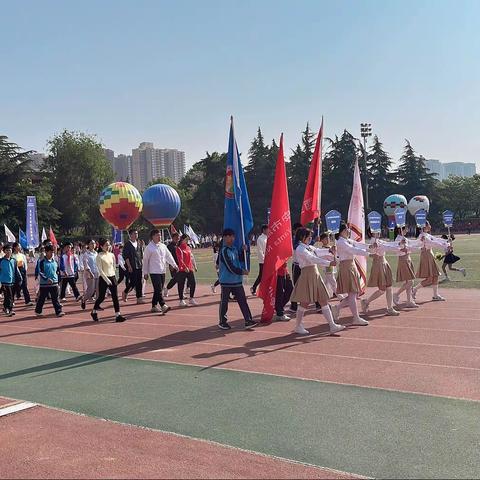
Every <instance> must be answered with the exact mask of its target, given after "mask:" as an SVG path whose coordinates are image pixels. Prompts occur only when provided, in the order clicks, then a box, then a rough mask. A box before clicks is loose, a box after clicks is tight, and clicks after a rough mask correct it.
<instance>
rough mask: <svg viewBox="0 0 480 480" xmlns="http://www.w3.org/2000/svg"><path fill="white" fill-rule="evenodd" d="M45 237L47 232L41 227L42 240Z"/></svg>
mask: <svg viewBox="0 0 480 480" xmlns="http://www.w3.org/2000/svg"><path fill="white" fill-rule="evenodd" d="M46 239H47V232H46V231H45V227H43V228H42V242H44V241H45V240H46Z"/></svg>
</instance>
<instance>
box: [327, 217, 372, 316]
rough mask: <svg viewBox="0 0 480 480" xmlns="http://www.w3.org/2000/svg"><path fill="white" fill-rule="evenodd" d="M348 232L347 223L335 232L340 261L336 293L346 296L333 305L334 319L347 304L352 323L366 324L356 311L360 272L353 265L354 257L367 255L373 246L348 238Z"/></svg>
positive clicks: (359, 289) (359, 288) (359, 290)
mask: <svg viewBox="0 0 480 480" xmlns="http://www.w3.org/2000/svg"><path fill="white" fill-rule="evenodd" d="M349 233H350V231H349V229H348V228H347V225H346V224H345V223H342V224H341V225H340V228H339V232H338V233H336V234H335V238H336V239H337V259H338V260H339V261H340V265H339V268H338V277H337V294H339V293H343V294H346V295H347V297H346V298H344V299H343V300H342V301H341V302H340V303H339V304H338V305H336V306H335V307H333V308H332V310H333V314H334V317H335V320H336V319H337V318H338V316H339V314H340V310H341V309H342V308H343V307H346V306H347V305H348V306H349V307H350V311H351V312H352V315H353V323H352V325H368V322H367V321H366V320H364V319H363V318H361V317H360V314H359V313H358V307H357V297H358V294H359V293H360V292H361V290H362V288H361V285H360V274H359V273H358V270H357V266H356V265H355V257H356V256H363V257H368V255H369V253H370V251H373V249H374V246H373V245H366V244H365V243H361V242H356V241H354V240H351V239H349V238H348V236H349Z"/></svg>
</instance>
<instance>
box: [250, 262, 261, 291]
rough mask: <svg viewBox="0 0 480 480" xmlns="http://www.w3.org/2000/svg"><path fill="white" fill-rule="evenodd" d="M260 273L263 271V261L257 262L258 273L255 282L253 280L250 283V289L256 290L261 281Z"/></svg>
mask: <svg viewBox="0 0 480 480" xmlns="http://www.w3.org/2000/svg"><path fill="white" fill-rule="evenodd" d="M262 273H263V263H259V264H258V275H257V278H256V279H255V282H253V285H252V290H253V291H254V292H256V291H257V287H258V286H259V285H260V282H261V281H262Z"/></svg>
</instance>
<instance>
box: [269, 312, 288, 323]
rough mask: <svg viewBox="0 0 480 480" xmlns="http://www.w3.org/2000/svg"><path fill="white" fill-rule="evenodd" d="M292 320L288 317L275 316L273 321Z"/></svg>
mask: <svg viewBox="0 0 480 480" xmlns="http://www.w3.org/2000/svg"><path fill="white" fill-rule="evenodd" d="M289 320H291V318H290V317H289V316H288V315H285V314H284V315H274V316H273V321H274V322H288V321H289Z"/></svg>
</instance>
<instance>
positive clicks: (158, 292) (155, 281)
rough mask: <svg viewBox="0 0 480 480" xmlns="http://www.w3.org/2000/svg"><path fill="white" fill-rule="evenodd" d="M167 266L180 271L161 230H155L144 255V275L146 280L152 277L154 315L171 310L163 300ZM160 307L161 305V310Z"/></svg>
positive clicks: (151, 234) (151, 233)
mask: <svg viewBox="0 0 480 480" xmlns="http://www.w3.org/2000/svg"><path fill="white" fill-rule="evenodd" d="M167 264H168V265H169V266H170V267H171V268H173V269H178V266H177V264H176V262H175V260H174V258H173V257H172V254H171V253H170V252H169V250H168V249H167V247H166V246H165V245H164V243H163V242H162V238H161V235H160V230H158V229H154V230H152V231H151V232H150V243H149V244H148V246H147V248H146V249H145V252H144V254H143V275H144V278H145V280H146V279H147V278H148V276H149V275H150V280H151V281H152V286H153V297H152V310H151V312H152V313H161V314H162V315H164V314H165V313H167V312H168V311H169V310H170V307H169V306H168V305H167V304H166V303H165V301H164V300H163V285H164V283H165V271H166V267H167ZM158 305H160V308H159V307H158Z"/></svg>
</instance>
